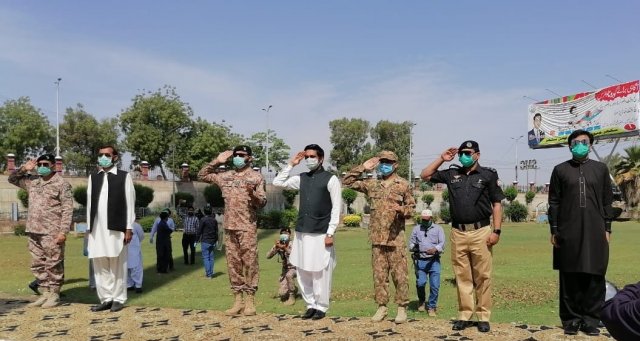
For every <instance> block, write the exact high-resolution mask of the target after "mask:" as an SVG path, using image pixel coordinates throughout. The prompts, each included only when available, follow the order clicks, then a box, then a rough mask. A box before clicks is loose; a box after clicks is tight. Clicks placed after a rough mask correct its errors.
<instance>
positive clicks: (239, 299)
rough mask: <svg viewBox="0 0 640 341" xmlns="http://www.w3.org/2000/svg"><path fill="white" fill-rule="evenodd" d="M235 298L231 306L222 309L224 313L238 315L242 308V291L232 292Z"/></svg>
mask: <svg viewBox="0 0 640 341" xmlns="http://www.w3.org/2000/svg"><path fill="white" fill-rule="evenodd" d="M234 295H235V297H236V299H235V302H233V307H231V308H229V309H227V310H225V311H224V313H225V314H226V315H238V314H240V312H241V311H242V309H244V303H242V293H241V292H238V293H235V294H234Z"/></svg>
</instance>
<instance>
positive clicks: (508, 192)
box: [504, 186, 518, 202]
mask: <svg viewBox="0 0 640 341" xmlns="http://www.w3.org/2000/svg"><path fill="white" fill-rule="evenodd" d="M504 196H505V197H507V200H509V202H512V201H513V200H515V199H516V197H517V196H518V189H516V188H515V186H509V187H507V188H506V189H505V190H504Z"/></svg>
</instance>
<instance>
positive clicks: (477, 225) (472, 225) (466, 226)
mask: <svg viewBox="0 0 640 341" xmlns="http://www.w3.org/2000/svg"><path fill="white" fill-rule="evenodd" d="M489 224H491V221H490V220H489V219H488V218H487V219H482V220H480V221H478V222H475V223H469V224H458V223H453V224H451V226H453V227H455V228H457V229H458V230H460V231H471V230H477V229H480V228H483V227H485V226H487V225H489Z"/></svg>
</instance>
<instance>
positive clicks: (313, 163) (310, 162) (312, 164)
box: [305, 158, 318, 170]
mask: <svg viewBox="0 0 640 341" xmlns="http://www.w3.org/2000/svg"><path fill="white" fill-rule="evenodd" d="M305 162H306V163H307V168H309V170H314V169H316V168H318V158H308V159H306V160H305Z"/></svg>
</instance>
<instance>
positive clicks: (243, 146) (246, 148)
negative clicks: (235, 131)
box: [233, 145, 251, 155]
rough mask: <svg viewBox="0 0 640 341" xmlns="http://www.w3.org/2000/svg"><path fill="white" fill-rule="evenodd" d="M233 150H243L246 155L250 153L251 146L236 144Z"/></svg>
mask: <svg viewBox="0 0 640 341" xmlns="http://www.w3.org/2000/svg"><path fill="white" fill-rule="evenodd" d="M233 152H234V153H235V152H245V153H247V155H251V147H249V146H245V145H241V146H237V147H235V148H233Z"/></svg>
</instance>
